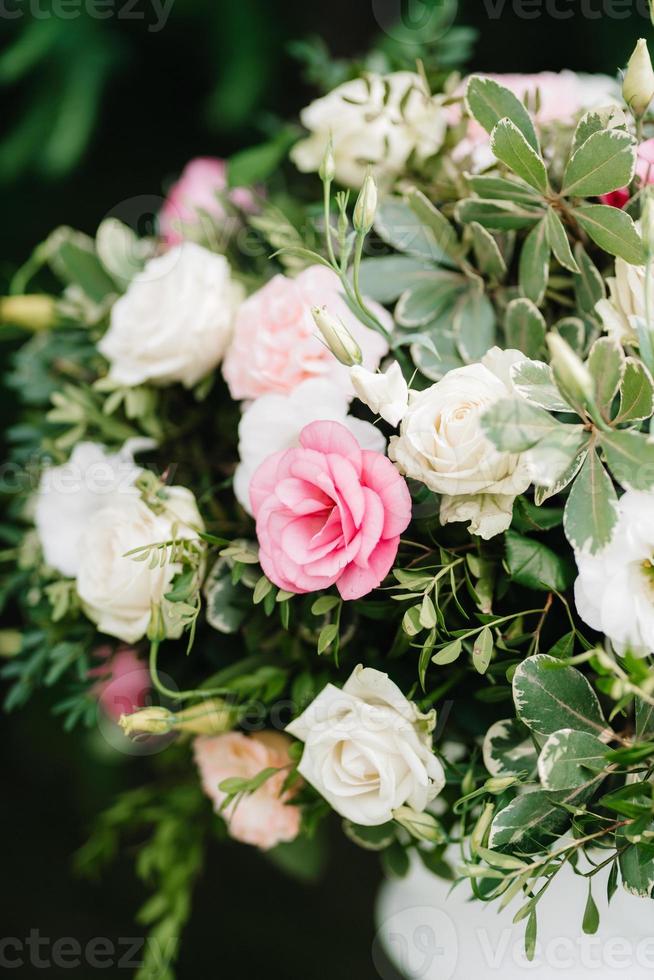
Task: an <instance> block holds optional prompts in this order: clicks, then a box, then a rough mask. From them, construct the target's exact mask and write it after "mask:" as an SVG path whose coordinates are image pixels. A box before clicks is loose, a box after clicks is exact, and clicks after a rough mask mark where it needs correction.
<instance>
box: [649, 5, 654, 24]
mask: <svg viewBox="0 0 654 980" xmlns="http://www.w3.org/2000/svg"><path fill="white" fill-rule="evenodd" d="M649 17H650V20H651V21H652V24H654V0H649Z"/></svg>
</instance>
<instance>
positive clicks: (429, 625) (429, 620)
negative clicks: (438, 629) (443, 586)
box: [420, 593, 436, 630]
mask: <svg viewBox="0 0 654 980" xmlns="http://www.w3.org/2000/svg"><path fill="white" fill-rule="evenodd" d="M420 625H421V626H422V627H423V629H426V630H430V629H433V628H434V626H435V625H436V609H435V608H434V603H433V600H432V598H431V596H430V595H429V594H428V593H426V594H425V595H424V597H423V600H422V605H421V606H420Z"/></svg>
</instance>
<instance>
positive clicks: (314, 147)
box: [291, 71, 446, 187]
mask: <svg viewBox="0 0 654 980" xmlns="http://www.w3.org/2000/svg"><path fill="white" fill-rule="evenodd" d="M300 117H301V119H302V123H303V125H304V126H306V128H307V129H308V130H309V131H310V134H311V135H310V136H308V137H307V138H306V139H303V140H300V142H299V143H296V145H295V146H294V147H293V149H292V151H291V158H292V159H293V161H294V163H295V165H296V166H297V167H298V169H299V170H302V171H303V172H305V173H311V172H317V171H318V169H319V168H320V164H321V163H322V159H323V156H324V153H325V149H326V147H327V145H328V143H329V140H330V137H331V141H332V150H333V157H334V165H335V176H336V180H337V181H338V182H339V183H341V184H345V185H346V186H348V187H360V186H361V185H362V183H363V180H364V178H365V176H366V173H367V170H368V167H369V165H370V164H372V165H373V166H374V168H375V173H376V174H377V175H378V176H388V177H394V176H396V175H397V174H399V173H400V172H401V171H402V169H403V167H404V165H405V164H406V161H407V160H408V158H409V156H410V155H411V154H412V153H415V154H416V156H418V157H419V158H421V159H425V158H426V157H428V156H431V155H432V154H434V153H436V152H437V151H438V150H439V149H440V147H441V146H442V144H443V140H444V138H445V131H446V115H445V111H444V109H443V105H442V98H439V97H434V96H431V95H429V94H428V93H427V92H426V90H425V84H424V82H423V80H422V79H421V78H420V76H419V75H418V74H416V73H415V72H410V71H398V72H393V73H391V74H389V75H384V76H382V75H376V74H373V73H370V74H368V75H366V77H365V79H364V78H355V79H353V80H352V81H349V82H345V83H344V84H343V85H339V86H338V88H335V89H334V90H333V91H332V92H330V93H329V94H328V95H325V96H324V97H323V98H321V99H316V101H315V102H312V103H311V105H309V106H307V107H306V109H304V110H303V111H302V113H301V116H300Z"/></svg>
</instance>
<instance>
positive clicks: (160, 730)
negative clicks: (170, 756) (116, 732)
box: [118, 707, 175, 735]
mask: <svg viewBox="0 0 654 980" xmlns="http://www.w3.org/2000/svg"><path fill="white" fill-rule="evenodd" d="M174 719H175V716H174V715H173V713H172V711H169V710H168V708H161V707H153V708H142V709H141V710H140V711H135V712H134V713H133V714H131V715H121V716H120V719H119V721H118V724H119V725H120V727H121V728H122V730H123V731H124V733H125V735H139V734H145V735H165V734H166V732H169V731H170V730H171V728H172V727H173V721H174Z"/></svg>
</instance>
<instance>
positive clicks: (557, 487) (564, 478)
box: [534, 440, 588, 516]
mask: <svg viewBox="0 0 654 980" xmlns="http://www.w3.org/2000/svg"><path fill="white" fill-rule="evenodd" d="M545 442H546V440H543V443H541V445H543V444H545ZM587 455H588V449H587V444H586V445H582V448H581V450H580V452H579V453H578V454H577V456H575V458H574V459H573V460H572V462H571V463H570V465H569V466H568V467H567V469H565V470H564V471H563V472H562V473H561V475H560V476H558V477H556V479H555V482H554V483H553V484H552V485H551V486H537V487H536V488H535V490H534V503H535V504H536V506H537V507H541V506H542V505H543V504H544V503H545V501H546V500H549V499H550V497H554V496H555V495H556V494H557V493H561V491H562V490H564V489H565V488H566V487H567V486H568V484H570V483H572V481H573V480H574V478H575V477H576V475H577V473H578V472H579V470H580V469H581V467H582V466H583V465H584V462H585V460H586V456H587ZM564 516H565V513H564Z"/></svg>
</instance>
